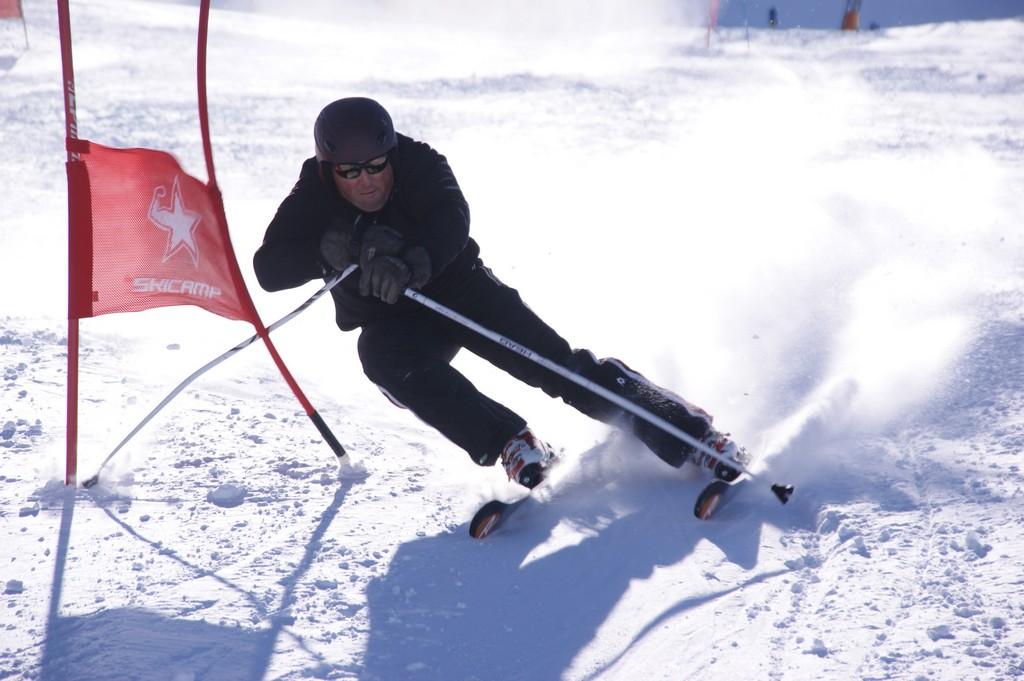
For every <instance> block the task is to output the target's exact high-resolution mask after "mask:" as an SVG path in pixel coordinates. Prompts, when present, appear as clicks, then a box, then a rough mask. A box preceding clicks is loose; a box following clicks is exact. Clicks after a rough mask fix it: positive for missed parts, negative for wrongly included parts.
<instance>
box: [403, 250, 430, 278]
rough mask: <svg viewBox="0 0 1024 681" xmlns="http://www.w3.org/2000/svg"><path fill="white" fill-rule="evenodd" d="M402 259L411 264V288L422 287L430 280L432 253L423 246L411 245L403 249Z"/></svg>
mask: <svg viewBox="0 0 1024 681" xmlns="http://www.w3.org/2000/svg"><path fill="white" fill-rule="evenodd" d="M402 260H404V261H405V264H406V265H408V266H409V270H410V272H411V275H410V277H409V288H420V287H422V286H423V285H424V284H426V283H427V282H428V281H430V274H431V267H430V254H429V253H427V249H425V248H423V247H422V246H410V247H409V248H406V249H405V250H404V251H402Z"/></svg>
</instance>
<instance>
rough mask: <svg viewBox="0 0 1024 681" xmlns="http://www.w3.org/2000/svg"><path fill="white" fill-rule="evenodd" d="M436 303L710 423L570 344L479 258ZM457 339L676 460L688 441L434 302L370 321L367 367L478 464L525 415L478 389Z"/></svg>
mask: <svg viewBox="0 0 1024 681" xmlns="http://www.w3.org/2000/svg"><path fill="white" fill-rule="evenodd" d="M438 302H439V303H441V304H443V305H445V306H446V307H449V308H451V309H453V310H455V311H456V312H459V313H460V314H462V315H464V316H466V317H468V318H469V319H472V320H473V321H475V322H477V323H479V324H480V325H482V326H484V327H485V328H488V329H491V330H492V331H495V332H497V333H499V334H501V335H502V336H505V337H506V338H508V339H510V340H512V341H515V342H516V343H518V344H520V345H523V346H525V347H527V348H529V349H531V350H533V351H534V352H535V353H537V354H539V355H541V356H542V357H546V358H547V359H549V360H551V361H553V362H555V363H556V364H559V365H561V366H563V367H565V368H567V369H569V370H570V371H573V372H575V373H577V374H579V375H581V376H583V377H584V378H587V379H589V380H591V381H593V382H595V383H597V384H599V385H601V386H602V387H604V388H607V389H608V390H610V391H612V392H614V393H616V394H618V395H620V396H622V397H624V398H626V399H628V400H631V401H633V402H634V403H636V404H638V405H640V406H642V407H644V408H646V409H648V410H649V411H651V412H653V413H654V414H655V415H657V416H659V417H661V418H663V419H665V420H666V421H668V422H670V423H672V424H673V425H674V426H676V427H677V428H679V429H680V430H682V431H683V432H685V433H687V434H688V435H691V436H693V437H695V438H698V439H699V438H701V437H703V436H704V435H705V434H706V433H707V431H708V429H709V428H710V426H711V417H710V415H708V414H707V413H706V412H704V411H702V410H701V409H698V408H696V407H694V406H693V405H690V404H688V403H687V402H686V401H685V400H683V399H682V398H680V397H678V396H677V395H674V394H672V393H671V392H669V391H667V390H665V389H663V388H659V387H658V386H656V385H654V384H653V383H651V382H650V381H648V380H647V379H645V378H644V377H643V376H641V375H640V374H638V373H636V372H634V371H632V370H631V369H629V367H627V366H626V365H625V364H623V363H622V362H620V361H618V360H615V359H603V360H598V359H597V358H596V357H595V356H594V355H593V353H591V352H590V351H589V350H574V349H572V348H571V347H570V346H569V343H568V342H566V341H565V340H564V339H563V338H562V337H561V336H559V335H558V334H557V333H556V332H555V331H554V330H553V329H552V328H551V327H550V326H548V325H547V324H545V323H544V321H542V320H541V319H540V318H539V317H538V316H537V315H536V314H534V312H533V311H532V310H531V309H530V308H529V307H527V305H526V304H525V303H524V302H523V301H522V299H521V298H520V296H519V293H518V291H516V290H515V289H513V288H510V287H508V286H505V285H504V284H502V283H501V282H500V281H498V280H497V279H496V278H495V277H494V275H493V274H492V273H491V272H490V270H488V269H487V268H486V267H484V266H483V265H482V264H481V263H479V262H478V263H477V265H476V266H475V267H474V269H473V272H472V273H471V274H470V276H469V277H468V278H467V280H466V284H465V286H463V287H460V289H459V291H458V293H457V294H455V295H447V296H445V299H443V300H438ZM461 348H466V349H467V350H469V351H470V352H472V353H474V354H476V355H478V356H480V357H482V358H483V359H485V360H487V361H488V362H490V363H491V364H493V365H495V366H496V367H498V368H500V369H502V370H504V371H506V372H508V373H509V374H511V375H512V376H514V377H515V378H517V379H519V380H520V381H523V382H524V383H527V384H528V385H531V386H534V387H538V388H540V389H542V390H543V391H544V392H546V393H547V394H548V395H551V396H552V397H559V398H561V399H562V400H564V401H565V402H566V403H567V404H569V405H571V406H573V407H575V408H576V409H578V410H579V411H581V412H583V413H584V414H586V415H587V416H590V417H592V418H595V419H598V420H600V421H602V422H604V423H609V424H613V425H616V426H618V427H623V428H626V429H628V430H630V431H632V432H633V433H634V434H635V435H636V436H637V437H639V438H640V440H642V441H643V442H644V443H645V444H646V445H647V446H648V447H649V448H650V449H651V450H652V451H654V453H655V454H657V455H658V456H659V457H661V458H662V459H663V460H664V461H666V462H667V463H669V464H670V465H672V466H681V465H682V464H683V463H684V462H685V461H686V459H687V457H688V455H689V453H690V452H691V451H692V447H690V446H689V445H686V444H685V443H683V442H682V441H680V440H679V439H677V438H675V437H673V436H671V435H669V434H667V433H665V432H664V431H662V430H661V429H660V428H658V427H656V426H653V425H650V424H649V423H648V422H647V421H644V420H643V419H639V418H637V417H635V416H633V415H632V414H630V413H628V412H625V411H624V410H622V409H621V408H620V407H618V406H616V405H614V404H612V403H611V402H609V401H608V400H606V399H604V398H603V397H600V396H598V395H596V394H594V393H593V392H591V391H589V390H587V389H586V388H582V387H580V386H578V385H577V384H575V383H573V382H572V381H570V380H568V379H566V378H563V377H562V376H559V375H558V374H556V373H555V372H553V371H550V370H549V369H546V368H544V367H542V366H540V365H539V364H536V363H535V362H532V361H530V360H529V359H527V358H526V357H524V356H522V355H520V354H518V353H516V352H514V351H512V350H510V349H508V348H506V347H504V346H502V345H499V344H498V343H496V342H494V341H492V340H490V339H489V338H485V337H484V336H482V335H480V334H478V333H477V332H475V331H472V330H470V329H468V328H466V327H464V326H462V325H461V324H458V323H457V322H454V321H451V320H449V319H447V318H445V317H442V316H441V315H440V314H438V313H437V312H434V311H433V310H430V309H428V308H426V307H422V306H419V305H416V306H415V307H409V306H405V308H404V309H402V310H401V311H400V312H399V311H397V310H396V313H395V314H393V315H389V316H386V317H384V318H382V319H379V320H375V321H371V322H367V323H366V324H364V325H363V329H362V333H361V334H360V336H359V358H360V360H361V361H362V364H363V371H364V372H365V373H366V376H367V377H368V378H369V379H370V380H371V381H373V382H374V383H375V384H376V385H377V386H378V387H380V388H381V390H382V391H383V392H384V393H385V394H386V395H387V396H388V397H389V398H391V399H392V400H393V401H395V402H397V403H399V404H401V405H402V406H404V407H407V408H409V409H410V410H411V411H412V412H413V413H414V414H416V416H417V417H419V418H420V419H422V420H423V421H424V422H426V423H427V424H429V425H430V426H432V427H434V428H436V429H437V430H438V431H440V432H441V434H442V435H444V436H445V437H447V438H448V439H449V440H451V441H452V442H454V443H455V444H456V445H458V446H459V447H461V448H463V449H464V450H466V452H468V453H469V455H470V457H472V459H473V461H475V462H476V463H478V464H480V465H484V466H489V465H492V464H494V463H495V462H496V461H497V460H498V458H499V456H500V453H501V450H502V449H503V448H504V446H505V444H506V443H507V442H508V441H509V440H510V439H511V438H512V437H513V436H514V435H516V434H517V433H519V432H520V431H521V430H522V429H523V428H524V427H525V426H526V421H525V420H524V419H523V418H522V417H521V416H519V415H518V414H516V413H515V412H513V411H512V410H511V409H509V408H507V407H505V406H504V405H502V404H500V403H498V402H496V401H494V400H493V399H491V398H490V397H487V396H486V395H484V394H482V393H481V392H480V391H479V390H477V389H476V387H475V386H474V385H473V384H472V383H470V381H469V380H468V379H467V378H466V377H465V376H463V375H462V374H461V373H459V372H458V371H456V370H455V369H454V368H453V367H452V366H451V361H452V360H453V359H454V358H455V355H456V354H457V353H458V351H459V350H460V349H461Z"/></svg>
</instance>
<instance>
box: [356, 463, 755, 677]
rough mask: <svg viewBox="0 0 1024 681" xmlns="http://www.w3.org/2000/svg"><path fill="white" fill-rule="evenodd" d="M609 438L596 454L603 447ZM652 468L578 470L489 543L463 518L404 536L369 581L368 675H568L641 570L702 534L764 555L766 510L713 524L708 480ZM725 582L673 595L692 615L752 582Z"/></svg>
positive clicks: (681, 555) (686, 549)
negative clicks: (704, 492) (627, 472)
mask: <svg viewBox="0 0 1024 681" xmlns="http://www.w3.org/2000/svg"><path fill="white" fill-rule="evenodd" d="M601 449H602V446H599V447H597V448H595V449H594V450H591V451H590V452H588V453H587V454H585V455H584V456H583V459H584V460H586V459H587V458H588V455H591V457H590V458H593V457H594V456H597V457H598V458H600V454H601V453H600V450H601ZM659 465H661V464H660V463H658V462H656V461H655V463H654V466H659ZM645 471H647V469H646V468H644V469H643V470H641V473H640V475H639V476H638V477H634V478H631V479H626V480H622V479H619V480H615V481H614V482H608V481H607V480H606V481H604V482H598V483H597V484H596V486H597V489H595V488H594V487H595V483H594V481H593V480H590V481H587V480H582V481H580V480H573V481H566V483H567V484H565V485H564V486H560V487H559V488H558V489H559V491H558V492H557V493H556V494H555V498H554V499H552V500H550V502H548V503H547V504H546V505H543V506H542V505H538V504H533V505H532V506H531V505H528V506H527V507H524V508H523V509H522V510H521V511H520V512H518V513H517V514H516V515H515V516H513V519H512V520H511V521H510V522H509V523H508V524H507V525H506V526H505V527H503V528H502V531H501V532H499V533H497V534H495V535H494V536H492V537H491V538H489V539H487V540H486V541H483V542H477V541H473V540H472V539H470V538H469V537H468V536H467V535H466V533H465V532H466V529H467V528H466V526H463V527H460V528H459V529H458V531H457V532H456V533H453V534H446V535H440V536H433V537H426V538H423V539H418V540H415V541H412V542H409V543H406V544H403V545H402V546H401V547H399V549H398V551H397V552H396V554H395V556H394V559H393V560H392V562H391V568H390V570H389V572H388V573H387V574H386V575H384V576H382V577H380V578H379V579H377V580H375V581H373V582H371V583H370V584H369V586H368V588H367V593H366V596H367V603H368V616H369V618H370V624H371V626H370V631H369V641H368V643H367V648H366V654H365V658H364V669H363V670H362V672H361V674H360V678H365V679H381V680H384V679H397V678H408V677H409V676H410V675H411V673H412V672H419V673H420V675H421V676H422V678H436V679H453V680H461V679H481V680H482V679H557V678H560V677H561V675H562V673H563V672H564V671H565V670H566V669H568V668H569V667H570V666H571V665H572V662H573V660H574V658H576V656H577V655H578V654H579V653H580V652H581V651H583V650H584V649H585V648H586V646H587V645H588V644H590V643H591V642H592V641H593V640H594V638H595V636H596V635H597V632H598V629H599V628H600V627H601V626H602V625H603V624H604V622H605V621H606V619H607V618H608V616H609V613H611V611H612V610H613V608H615V607H616V605H617V604H618V603H619V602H620V601H621V600H622V598H623V596H624V594H625V593H626V591H627V589H628V588H629V586H630V584H631V583H632V582H634V581H635V580H645V579H647V578H649V577H650V576H651V575H652V573H653V571H654V570H655V568H656V567H658V566H667V565H673V564H676V563H679V562H680V561H682V560H683V559H685V558H686V557H687V556H689V555H690V554H691V553H693V551H694V548H695V547H696V545H697V544H698V542H700V541H701V540H710V541H712V543H714V544H716V545H717V546H718V547H719V548H720V549H721V550H722V552H723V553H725V554H726V557H727V559H728V560H730V561H732V562H733V563H736V564H737V565H739V566H741V567H743V568H746V569H749V568H752V567H754V566H755V565H756V563H757V551H758V547H759V544H760V536H761V523H760V522H752V523H736V524H735V525H733V526H730V527H728V528H727V527H726V526H725V525H724V524H720V526H719V527H718V528H717V529H713V530H712V531H711V532H708V529H709V527H710V526H709V525H708V524H706V523H701V522H700V521H698V520H696V519H695V518H693V516H692V503H693V496H694V494H696V492H697V491H698V490H699V489H700V487H701V485H702V482H701V481H700V480H697V479H690V480H678V479H674V478H672V477H671V476H665V475H664V474H662V473H657V472H648V473H645ZM651 471H654V469H653V468H652V469H651ZM575 487H580V488H582V489H574V488H575ZM529 503H530V502H528V504H529ZM621 504H625V505H626V506H629V508H623V507H622V505H621ZM616 507H618V508H616ZM556 509H557V510H556ZM563 523H567V524H568V525H569V526H570V531H568V532H566V531H565V529H566V528H565V527H559V526H560V525H562V524H563ZM579 536H583V537H584V539H583V540H582V541H577V540H578V538H579ZM552 537H553V538H554V539H553V540H549V538H552ZM559 537H562V538H563V540H562V541H559ZM548 541H550V544H548V546H547V547H546V546H545V544H546V542H548ZM573 542H575V543H573ZM555 544H556V545H557V546H555ZM566 544H571V545H566ZM771 576H772V575H760V576H754V578H755V579H764V578H768V577H771ZM722 586H723V588H722V589H716V590H714V591H713V592H712V593H708V592H707V591H708V589H707V584H706V583H704V582H701V583H699V584H694V587H693V589H692V591H689V592H688V593H686V594H685V598H683V599H682V600H679V602H678V603H672V602H668V603H664V604H663V605H666V606H668V607H670V608H671V609H672V611H673V614H678V613H679V612H682V611H684V610H688V609H691V608H695V607H698V606H700V605H702V604H703V603H706V602H708V601H710V600H714V599H715V598H717V597H719V596H721V595H724V594H726V593H729V592H731V591H734V590H735V589H736V588H742V584H741V585H735V584H734V585H732V586H731V587H729V586H727V585H724V584H723V585H722ZM694 594H699V595H697V596H694ZM655 617H656V616H655ZM637 635H638V636H639V637H642V636H643V631H640V632H637ZM627 645H628V643H627Z"/></svg>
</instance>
